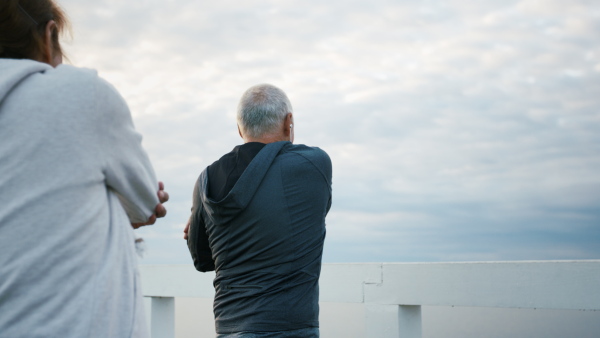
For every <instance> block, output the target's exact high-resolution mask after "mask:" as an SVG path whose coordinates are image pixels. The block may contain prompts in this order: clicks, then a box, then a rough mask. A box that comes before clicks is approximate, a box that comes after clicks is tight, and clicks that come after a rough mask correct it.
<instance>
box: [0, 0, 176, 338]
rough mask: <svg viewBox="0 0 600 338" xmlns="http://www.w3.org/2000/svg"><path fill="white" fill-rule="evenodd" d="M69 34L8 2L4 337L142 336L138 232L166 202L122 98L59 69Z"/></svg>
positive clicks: (0, 156) (2, 6)
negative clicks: (63, 36)
mask: <svg viewBox="0 0 600 338" xmlns="http://www.w3.org/2000/svg"><path fill="white" fill-rule="evenodd" d="M65 27H67V21H66V19H65V15H64V14H63V12H62V11H61V10H60V9H59V7H58V6H57V5H56V4H55V3H54V2H53V0H20V1H18V0H2V1H0V337H143V336H146V335H147V332H146V331H147V328H146V324H145V322H144V318H143V314H144V310H143V306H142V298H141V289H140V286H139V276H138V272H137V262H136V256H135V248H134V234H133V229H132V224H133V226H134V227H138V226H141V225H145V224H151V223H154V220H155V219H156V217H162V216H164V215H165V213H166V210H165V209H164V207H163V206H162V204H161V203H162V202H165V201H166V200H167V199H168V194H166V192H164V191H162V183H159V191H158V194H157V192H156V186H157V183H156V179H155V176H154V172H153V169H152V166H151V164H150V161H149V160H148V157H147V155H146V153H145V152H144V150H143V149H142V147H141V136H140V135H139V134H138V133H137V132H136V131H135V129H134V127H133V123H132V120H131V115H130V112H129V110H128V108H127V105H126V104H125V102H124V101H123V99H122V98H121V96H120V95H119V94H118V93H117V91H116V90H115V89H114V88H113V87H112V86H111V85H109V84H108V83H107V82H105V81H103V80H102V79H100V78H98V76H97V74H96V72H95V71H93V70H88V69H79V68H75V67H72V66H67V65H61V63H62V55H63V54H62V50H61V48H60V43H59V40H58V37H59V35H60V34H61V32H63V30H64V29H65ZM157 195H158V196H157Z"/></svg>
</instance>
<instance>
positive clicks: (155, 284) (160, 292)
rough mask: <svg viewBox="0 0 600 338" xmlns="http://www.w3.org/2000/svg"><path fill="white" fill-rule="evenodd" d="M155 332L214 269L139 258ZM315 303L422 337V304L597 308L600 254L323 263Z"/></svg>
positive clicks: (208, 283) (170, 323)
mask: <svg viewBox="0 0 600 338" xmlns="http://www.w3.org/2000/svg"><path fill="white" fill-rule="evenodd" d="M140 268H141V276H142V285H143V292H144V295H145V296H146V297H151V302H150V304H151V305H150V306H151V309H150V311H149V312H150V313H151V319H150V321H151V333H152V337H153V338H172V337H174V336H175V324H174V323H175V319H174V298H175V297H199V298H212V297H213V296H214V289H213V287H212V279H213V278H214V273H208V274H203V273H199V272H197V271H196V270H194V268H193V266H191V265H190V266H187V265H142V266H141V267H140ZM319 287H320V301H321V302H341V303H364V304H365V319H366V321H365V325H366V327H365V333H366V336H367V337H374V338H388V337H390V338H391V337H403V338H421V335H422V334H421V332H422V331H421V327H422V323H421V306H423V305H431V306H466V307H493V308H530V309H571V310H600V260H580V261H526V262H525V261H521V262H476V263H362V264H361V263H357V264H323V268H322V272H321V278H320V281H319Z"/></svg>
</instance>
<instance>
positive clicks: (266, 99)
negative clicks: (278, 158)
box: [237, 84, 292, 138]
mask: <svg viewBox="0 0 600 338" xmlns="http://www.w3.org/2000/svg"><path fill="white" fill-rule="evenodd" d="M291 112H292V104H291V103H290V100H289V99H288V97H287V96H286V95H285V93H284V92H283V90H281V89H279V88H277V87H275V86H273V85H270V84H260V85H256V86H253V87H250V88H249V89H248V90H246V92H245V93H244V95H242V98H241V99H240V103H239V105H238V111H237V121H238V125H239V126H240V128H241V129H242V131H243V132H244V134H247V135H248V136H250V137H254V138H259V137H262V136H264V135H266V134H269V133H271V132H274V131H275V130H276V129H277V128H278V127H279V126H280V125H281V122H282V121H283V120H284V119H285V117H286V116H287V114H288V113H291Z"/></svg>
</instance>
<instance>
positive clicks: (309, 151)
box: [283, 144, 331, 161]
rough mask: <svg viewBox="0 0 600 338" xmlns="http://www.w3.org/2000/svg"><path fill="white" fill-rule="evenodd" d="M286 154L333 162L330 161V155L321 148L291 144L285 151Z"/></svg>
mask: <svg viewBox="0 0 600 338" xmlns="http://www.w3.org/2000/svg"><path fill="white" fill-rule="evenodd" d="M283 152H284V153H295V154H298V155H301V156H303V157H306V158H310V159H315V160H316V159H321V160H326V161H331V160H330V159H329V155H327V153H326V152H325V151H324V150H323V149H321V148H319V147H310V146H307V145H305V144H289V145H287V146H286V147H285V148H284V149H283Z"/></svg>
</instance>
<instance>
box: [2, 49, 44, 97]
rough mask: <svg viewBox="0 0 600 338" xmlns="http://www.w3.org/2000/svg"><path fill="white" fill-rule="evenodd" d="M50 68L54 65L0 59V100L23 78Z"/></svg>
mask: <svg viewBox="0 0 600 338" xmlns="http://www.w3.org/2000/svg"><path fill="white" fill-rule="evenodd" d="M49 69H52V66H50V65H48V64H45V63H41V62H37V61H33V60H17V59H0V102H2V101H3V100H4V99H5V98H6V96H7V95H8V94H9V93H10V92H11V91H12V90H13V89H14V88H15V87H17V86H18V85H19V84H20V83H21V82H22V81H23V80H25V79H27V78H28V77H30V76H31V75H33V74H38V73H43V72H45V71H47V70H49Z"/></svg>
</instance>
